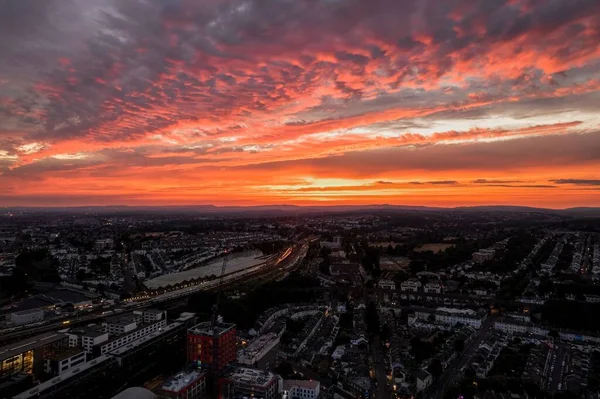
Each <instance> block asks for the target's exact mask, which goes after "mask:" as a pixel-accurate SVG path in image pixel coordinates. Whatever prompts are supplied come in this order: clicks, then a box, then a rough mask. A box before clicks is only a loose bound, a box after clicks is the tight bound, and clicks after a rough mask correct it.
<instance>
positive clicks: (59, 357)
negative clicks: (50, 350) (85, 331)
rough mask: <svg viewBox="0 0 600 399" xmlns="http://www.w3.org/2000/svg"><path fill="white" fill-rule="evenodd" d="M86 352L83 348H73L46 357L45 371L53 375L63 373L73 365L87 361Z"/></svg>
mask: <svg viewBox="0 0 600 399" xmlns="http://www.w3.org/2000/svg"><path fill="white" fill-rule="evenodd" d="M85 359H86V353H85V351H84V350H83V349H81V348H71V349H69V350H67V351H65V352H62V353H58V354H55V355H51V356H49V357H47V358H46V359H44V372H46V374H49V375H51V376H53V377H54V376H57V375H61V374H62V373H64V372H65V371H67V370H68V369H70V368H71V367H75V366H77V365H78V364H81V363H83V362H85Z"/></svg>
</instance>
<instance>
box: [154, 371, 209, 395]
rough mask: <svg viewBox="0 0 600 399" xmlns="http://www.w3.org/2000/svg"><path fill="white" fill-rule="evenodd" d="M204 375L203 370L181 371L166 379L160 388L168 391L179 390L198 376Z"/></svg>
mask: <svg viewBox="0 0 600 399" xmlns="http://www.w3.org/2000/svg"><path fill="white" fill-rule="evenodd" d="M205 375H206V373H205V372H203V371H199V370H193V371H191V372H187V373H185V372H181V373H179V374H177V375H175V376H174V377H173V378H170V379H168V380H167V381H166V382H165V383H164V385H163V386H162V388H161V389H162V390H163V391H168V392H179V391H181V390H182V389H184V388H185V387H187V386H189V385H190V384H192V383H194V382H195V381H197V380H199V379H200V378H204V376H205Z"/></svg>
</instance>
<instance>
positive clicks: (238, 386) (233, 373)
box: [219, 367, 279, 399]
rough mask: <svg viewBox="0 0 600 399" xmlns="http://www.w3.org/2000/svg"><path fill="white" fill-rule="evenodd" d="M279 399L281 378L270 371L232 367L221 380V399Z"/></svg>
mask: <svg viewBox="0 0 600 399" xmlns="http://www.w3.org/2000/svg"><path fill="white" fill-rule="evenodd" d="M243 397H248V398H255V399H275V398H279V378H278V377H277V376H276V375H275V374H273V373H270V372H268V371H264V370H257V369H251V368H245V367H232V368H231V369H229V370H226V371H225V372H224V374H223V377H222V378H220V379H219V399H237V398H243Z"/></svg>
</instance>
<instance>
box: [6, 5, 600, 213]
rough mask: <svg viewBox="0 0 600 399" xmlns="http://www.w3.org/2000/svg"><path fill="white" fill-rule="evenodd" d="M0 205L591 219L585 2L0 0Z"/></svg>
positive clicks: (590, 21)
mask: <svg viewBox="0 0 600 399" xmlns="http://www.w3.org/2000/svg"><path fill="white" fill-rule="evenodd" d="M0 54H1V56H0V206H79V205H114V204H123V205H184V204H186V205H187V204H215V205H264V204H283V203H285V204H298V205H315V204H319V205H336V204H345V205H347V204H384V203H385V204H405V205H429V206H444V207H453V206H464V205H507V204H511V205H527V206H540V207H548V208H566V207H578V206H600V1H598V0H493V1H491V0H419V1H415V0H245V1H243V0H239V1H238V0H201V1H200V0H44V1H39V0H0Z"/></svg>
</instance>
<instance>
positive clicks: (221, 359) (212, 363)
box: [187, 322, 236, 373]
mask: <svg viewBox="0 0 600 399" xmlns="http://www.w3.org/2000/svg"><path fill="white" fill-rule="evenodd" d="M215 346H216V347H215ZM187 357H188V361H189V362H193V363H195V364H197V365H199V366H203V367H208V368H209V369H210V370H211V371H212V372H215V373H218V372H220V371H221V370H223V368H224V367H225V366H227V365H228V364H230V363H232V362H235V360H236V329H235V324H231V323H216V325H215V327H214V329H213V328H212V327H211V323H210V322H204V323H200V324H197V325H195V326H194V327H192V328H190V329H189V330H188V334H187Z"/></svg>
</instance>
